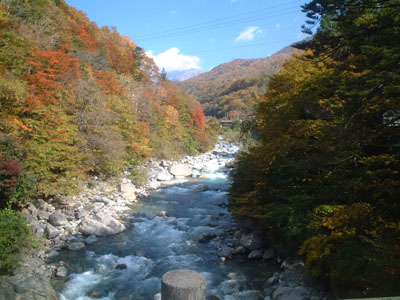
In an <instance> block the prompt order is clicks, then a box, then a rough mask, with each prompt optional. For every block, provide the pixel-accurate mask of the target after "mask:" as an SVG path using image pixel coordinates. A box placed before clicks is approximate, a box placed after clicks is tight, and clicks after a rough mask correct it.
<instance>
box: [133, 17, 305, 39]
mask: <svg viewBox="0 0 400 300" xmlns="http://www.w3.org/2000/svg"><path fill="white" fill-rule="evenodd" d="M296 12H298V10H287V11H284V12H281V13H277V14H264V15H260V16H258V17H252V18H246V19H242V20H240V21H238V20H236V21H232V22H226V23H221V24H217V25H209V26H204V27H201V28H197V29H195V30H186V31H185V30H182V31H180V32H176V33H174V34H168V35H160V36H158V37H153V38H138V37H136V38H135V40H137V41H145V40H158V39H165V38H172V37H177V36H182V35H188V34H192V33H198V32H203V31H208V30H215V29H221V28H225V27H229V26H231V25H238V24H243V23H247V22H248V21H259V20H264V19H265V18H267V17H278V16H284V15H289V14H293V13H296Z"/></svg>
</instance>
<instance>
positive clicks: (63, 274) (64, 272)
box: [56, 266, 69, 278]
mask: <svg viewBox="0 0 400 300" xmlns="http://www.w3.org/2000/svg"><path fill="white" fill-rule="evenodd" d="M68 275H69V271H68V268H67V267H64V266H61V267H58V268H57V271H56V277H58V278H67V277H68Z"/></svg>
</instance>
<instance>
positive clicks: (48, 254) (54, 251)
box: [47, 250, 60, 258]
mask: <svg viewBox="0 0 400 300" xmlns="http://www.w3.org/2000/svg"><path fill="white" fill-rule="evenodd" d="M59 255H60V253H59V252H58V251H56V250H51V251H50V252H49V253H47V257H48V258H55V257H58V256H59Z"/></svg>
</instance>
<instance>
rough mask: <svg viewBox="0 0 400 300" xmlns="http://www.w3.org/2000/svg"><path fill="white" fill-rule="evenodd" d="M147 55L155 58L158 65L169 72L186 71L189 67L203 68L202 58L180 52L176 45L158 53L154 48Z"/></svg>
mask: <svg viewBox="0 0 400 300" xmlns="http://www.w3.org/2000/svg"><path fill="white" fill-rule="evenodd" d="M146 54H147V56H148V57H150V58H152V59H154V62H155V63H156V65H157V66H158V67H159V68H160V70H162V69H163V68H164V69H165V71H167V72H171V71H184V70H189V69H197V70H201V67H200V65H199V64H200V58H199V57H197V56H189V55H184V54H182V53H180V50H179V49H178V48H176V47H174V48H171V49H168V50H166V51H164V52H162V53H160V54H158V55H154V54H153V51H152V50H149V51H147V52H146Z"/></svg>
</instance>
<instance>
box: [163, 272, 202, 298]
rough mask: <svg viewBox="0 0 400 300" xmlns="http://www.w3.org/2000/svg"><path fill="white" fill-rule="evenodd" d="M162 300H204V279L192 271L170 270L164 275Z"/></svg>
mask: <svg viewBox="0 0 400 300" xmlns="http://www.w3.org/2000/svg"><path fill="white" fill-rule="evenodd" d="M161 299H162V300H205V299H206V279H205V278H204V276H203V275H201V274H200V273H198V272H195V271H192V270H172V271H169V272H167V273H165V274H164V276H163V277H162V286H161Z"/></svg>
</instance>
